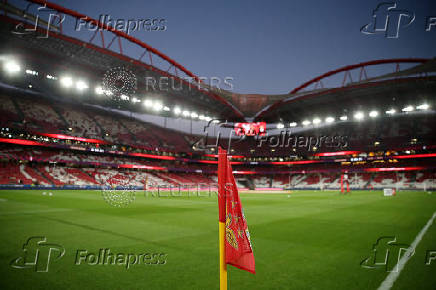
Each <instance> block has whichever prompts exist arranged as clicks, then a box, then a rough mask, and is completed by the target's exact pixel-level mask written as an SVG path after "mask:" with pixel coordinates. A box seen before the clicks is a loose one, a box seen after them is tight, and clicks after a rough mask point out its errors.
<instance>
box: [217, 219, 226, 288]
mask: <svg viewBox="0 0 436 290" xmlns="http://www.w3.org/2000/svg"><path fill="white" fill-rule="evenodd" d="M225 234H226V223H223V222H219V235H220V239H219V242H220V290H227V264H226V247H225Z"/></svg>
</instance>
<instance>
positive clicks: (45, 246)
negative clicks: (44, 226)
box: [10, 237, 65, 272]
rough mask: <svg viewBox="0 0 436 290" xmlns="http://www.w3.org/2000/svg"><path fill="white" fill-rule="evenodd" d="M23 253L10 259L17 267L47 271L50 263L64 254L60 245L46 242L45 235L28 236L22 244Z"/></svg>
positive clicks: (13, 265) (12, 265)
mask: <svg viewBox="0 0 436 290" xmlns="http://www.w3.org/2000/svg"><path fill="white" fill-rule="evenodd" d="M23 252H24V253H23V255H22V256H21V257H18V258H16V259H14V260H12V261H11V263H10V265H11V267H13V268H17V269H26V268H33V269H34V270H35V272H48V268H49V266H50V263H52V262H54V261H57V260H59V259H60V258H62V257H63V256H64V254H65V249H64V247H62V246H61V245H57V244H50V243H47V238H46V237H30V238H29V239H27V242H26V243H25V244H24V245H23Z"/></svg>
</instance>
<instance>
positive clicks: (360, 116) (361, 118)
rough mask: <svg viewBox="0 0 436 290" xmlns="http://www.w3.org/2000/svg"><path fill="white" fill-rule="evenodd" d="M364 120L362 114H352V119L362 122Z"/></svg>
mask: <svg viewBox="0 0 436 290" xmlns="http://www.w3.org/2000/svg"><path fill="white" fill-rule="evenodd" d="M364 118H365V115H364V114H363V112H356V113H355V114H354V119H356V120H359V121H360V120H363V119H364Z"/></svg>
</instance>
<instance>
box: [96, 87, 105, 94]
mask: <svg viewBox="0 0 436 290" xmlns="http://www.w3.org/2000/svg"><path fill="white" fill-rule="evenodd" d="M95 93H96V94H97V95H103V94H104V90H103V89H102V87H96V88H95Z"/></svg>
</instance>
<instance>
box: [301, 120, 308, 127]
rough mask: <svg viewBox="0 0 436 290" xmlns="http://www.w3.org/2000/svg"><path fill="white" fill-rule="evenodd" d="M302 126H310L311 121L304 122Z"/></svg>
mask: <svg viewBox="0 0 436 290" xmlns="http://www.w3.org/2000/svg"><path fill="white" fill-rule="evenodd" d="M302 124H303V126H308V125H310V121H309V120H304V121H303V122H302Z"/></svg>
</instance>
